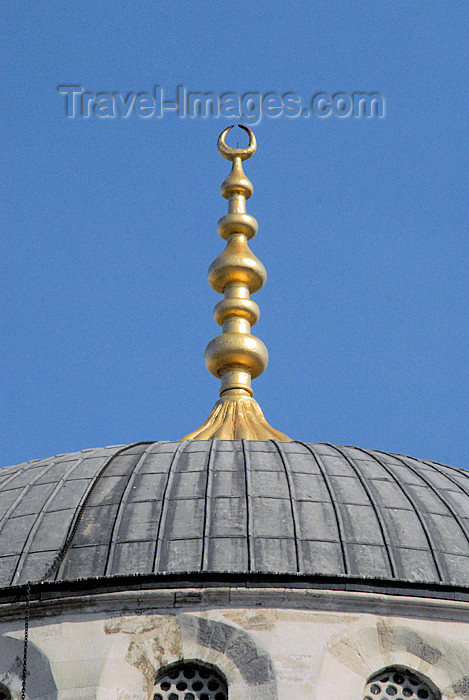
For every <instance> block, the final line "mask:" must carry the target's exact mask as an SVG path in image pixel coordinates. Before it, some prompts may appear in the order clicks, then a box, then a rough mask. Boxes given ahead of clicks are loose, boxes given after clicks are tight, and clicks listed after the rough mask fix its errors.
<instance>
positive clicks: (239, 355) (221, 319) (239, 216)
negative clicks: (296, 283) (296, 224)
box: [183, 124, 290, 441]
mask: <svg viewBox="0 0 469 700" xmlns="http://www.w3.org/2000/svg"><path fill="white" fill-rule="evenodd" d="M239 126H240V127H241V128H242V129H244V130H245V131H246V132H247V133H248V134H249V146H248V147H247V148H242V149H240V148H231V147H230V146H227V144H226V141H225V137H226V134H227V133H228V131H229V130H230V129H231V128H232V127H231V126H230V127H228V128H227V129H225V130H224V131H223V132H222V133H221V134H220V136H219V139H218V150H219V152H220V154H221V155H222V156H223V157H224V158H226V159H227V160H231V161H232V167H231V172H230V174H229V175H228V177H227V178H226V179H225V181H224V182H223V184H222V186H221V193H222V196H223V197H224V198H225V199H227V200H228V213H227V214H225V215H224V216H222V217H221V219H220V220H219V222H218V226H217V228H218V233H219V235H220V236H221V238H223V239H224V240H225V241H226V247H225V249H224V250H223V251H222V253H220V255H219V256H218V257H217V258H216V259H215V260H214V261H213V262H212V264H211V265H210V268H209V271H208V282H209V284H210V286H211V287H212V289H214V290H215V291H216V292H219V293H220V294H223V295H224V299H222V300H221V301H219V302H218V304H217V305H216V306H215V309H214V318H215V321H216V322H217V323H218V324H219V325H220V326H222V329H223V332H222V333H221V334H220V335H218V336H216V338H213V340H211V341H210V343H209V344H208V345H207V348H206V350H205V355H204V358H205V364H206V366H207V369H208V371H209V372H211V374H213V375H214V376H215V377H219V378H220V379H221V388H220V397H221V398H220V400H219V401H218V402H217V403H216V404H215V406H214V408H213V410H212V413H211V414H210V416H209V418H208V419H207V420H206V421H205V423H204V424H203V425H202V426H201V427H200V428H199V429H198V430H196V431H195V432H193V433H190V434H189V435H186V437H185V438H183V439H184V440H187V439H192V440H208V439H209V438H212V437H215V438H218V439H219V440H238V439H241V438H244V439H246V440H270V439H275V440H283V441H289V440H290V438H289V437H287V436H286V435H284V434H283V433H280V432H279V431H278V430H274V428H272V427H271V426H270V425H269V424H268V423H267V421H266V420H265V418H264V416H263V413H262V411H261V409H260V407H259V405H258V403H257V402H256V401H254V399H253V398H251V397H252V389H251V379H255V378H256V377H258V376H259V375H260V374H262V372H264V370H265V369H266V367H267V364H268V361H269V354H268V352H267V348H266V347H265V345H264V343H263V342H262V341H261V340H259V338H256V337H255V336H254V335H252V334H251V326H253V325H254V324H255V323H256V322H257V321H258V320H259V315H260V312H259V307H258V306H257V304H256V303H255V302H253V301H251V299H250V295H251V294H254V292H257V291H258V290H259V289H261V288H262V287H263V286H264V284H265V282H266V279H267V273H266V271H265V267H264V265H263V264H262V263H261V261H260V260H259V259H258V258H257V257H256V256H255V255H254V253H253V252H252V251H251V250H250V248H249V246H248V241H249V240H250V239H251V238H254V236H255V235H256V233H257V221H256V220H255V218H254V217H253V216H251V215H250V214H247V213H246V200H247V199H249V197H250V196H251V195H252V192H253V187H252V183H251V182H250V180H249V179H248V178H247V177H246V175H245V174H244V172H243V166H242V161H243V160H246V159H247V158H250V157H251V155H252V154H253V153H254V152H255V150H256V139H255V137H254V134H253V133H252V131H251V130H250V129H248V128H247V127H245V126H243V125H241V124H240V125H239Z"/></svg>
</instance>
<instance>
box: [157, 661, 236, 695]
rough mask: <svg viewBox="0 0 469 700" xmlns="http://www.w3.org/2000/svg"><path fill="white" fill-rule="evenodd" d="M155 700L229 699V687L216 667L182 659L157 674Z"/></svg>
mask: <svg viewBox="0 0 469 700" xmlns="http://www.w3.org/2000/svg"><path fill="white" fill-rule="evenodd" d="M153 700H228V687H227V685H226V681H225V680H224V679H223V677H222V676H221V674H220V673H218V672H217V671H215V669H213V668H210V667H209V666H204V665H203V664H199V663H197V662H196V661H181V662H179V663H176V664H172V665H171V666H167V667H166V668H165V669H164V670H162V671H160V673H159V674H158V675H157V677H156V680H155V691H154V695H153Z"/></svg>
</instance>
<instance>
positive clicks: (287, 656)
mask: <svg viewBox="0 0 469 700" xmlns="http://www.w3.org/2000/svg"><path fill="white" fill-rule="evenodd" d="M229 128H231V127H229ZM242 128H243V129H245V131H247V132H248V133H249V145H248V147H247V148H243V149H240V148H231V147H229V146H228V145H227V144H226V141H225V137H226V134H227V131H228V130H229V129H225V130H224V131H223V132H222V134H221V135H220V137H219V141H218V150H219V152H220V154H221V155H222V156H223V157H224V158H226V159H227V160H229V161H231V163H232V167H231V172H230V174H229V175H228V177H227V178H226V179H225V181H224V182H223V184H222V187H221V193H222V195H223V197H224V198H225V199H227V200H228V213H227V214H225V215H224V216H222V217H221V219H220V220H219V222H218V233H219V234H220V236H221V238H223V239H224V240H225V241H226V247H225V249H224V250H223V251H222V253H221V254H220V255H219V256H218V257H217V258H216V259H215V260H214V261H213V263H212V264H211V265H210V268H209V275H208V279H209V283H210V285H211V287H212V288H213V289H214V290H215V291H216V292H218V293H220V294H223V298H222V299H221V301H219V302H218V303H217V304H216V306H215V309H214V318H215V321H216V322H217V323H218V324H219V325H220V326H221V328H222V332H221V333H220V334H219V335H218V336H216V337H215V338H214V339H213V340H211V341H210V342H209V343H208V345H207V348H206V351H205V362H206V365H207V369H208V370H209V371H210V372H211V373H212V374H213V375H215V376H216V377H217V378H218V379H220V380H221V387H220V392H219V396H220V398H219V400H218V401H217V402H216V403H215V406H214V407H213V409H212V411H211V413H210V415H209V417H208V418H207V420H206V421H205V422H204V423H203V424H202V425H201V426H200V427H199V428H198V429H196V430H195V431H193V432H191V433H189V434H188V435H186V437H185V438H182V439H181V440H179V441H177V442H168V441H142V442H137V443H132V444H128V445H114V446H110V447H103V448H96V449H88V450H82V451H81V452H74V453H71V454H61V455H57V456H55V457H51V458H48V459H39V460H33V461H30V462H26V463H24V464H19V465H16V466H11V467H5V468H3V469H1V470H0V700H33V699H34V700H72V699H73V700H290V699H291V698H293V697H295V698H296V697H301V698H309V699H311V700H330V698H332V697H334V698H335V697H337V698H339V697H340V698H341V700H404V698H405V699H406V700H469V673H468V669H469V636H468V632H467V630H468V624H469V471H466V470H464V469H459V468H456V467H450V466H445V465H443V464H439V463H437V462H432V461H426V460H421V459H414V458H412V457H407V456H404V455H401V454H391V453H387V452H380V451H378V450H370V449H362V448H359V447H350V446H340V447H339V446H334V445H331V444H329V443H307V442H301V441H297V440H291V439H290V438H289V437H288V436H287V435H285V434H284V433H282V432H280V431H279V430H277V429H275V428H273V427H272V426H270V425H269V423H268V422H267V421H266V419H265V418H264V415H263V413H262V411H261V409H260V407H259V405H258V404H257V402H256V401H255V400H254V398H253V391H252V388H251V380H252V379H255V378H256V377H257V376H258V375H259V374H261V373H262V372H263V371H264V370H265V368H266V366H267V362H268V352H267V349H266V347H265V345H264V343H263V342H262V341H261V340H260V339H258V338H256V337H255V336H254V335H252V334H251V329H252V326H253V325H254V324H255V323H256V322H257V320H258V319H259V308H258V306H257V304H256V303H255V302H253V301H252V299H251V295H252V294H253V293H255V292H256V291H258V290H259V289H260V288H261V287H262V286H263V284H264V282H265V280H266V272H265V269H264V266H263V264H262V263H261V261H260V260H258V258H257V257H256V256H255V255H254V254H253V252H252V251H251V250H250V248H249V246H248V242H249V241H250V239H251V238H253V237H254V236H255V235H256V232H257V222H256V220H255V219H254V218H253V217H252V216H251V215H249V214H248V213H246V200H247V199H249V197H250V196H251V195H252V192H253V187H252V184H251V183H250V181H249V180H248V178H247V177H246V176H245V174H244V172H243V167H242V164H243V161H244V160H246V159H248V158H249V157H250V156H251V155H252V154H253V153H254V151H255V149H256V140H255V138H254V134H253V133H252V132H251V131H250V130H249V129H247V127H242Z"/></svg>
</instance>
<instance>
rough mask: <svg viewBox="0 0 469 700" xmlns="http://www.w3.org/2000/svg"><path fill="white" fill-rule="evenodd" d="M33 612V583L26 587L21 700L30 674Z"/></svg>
mask: <svg viewBox="0 0 469 700" xmlns="http://www.w3.org/2000/svg"><path fill="white" fill-rule="evenodd" d="M30 611H31V581H28V583H27V585H26V610H25V615H24V645H23V674H22V678H21V700H26V676H27V673H28V670H27V669H28V637H29V615H30Z"/></svg>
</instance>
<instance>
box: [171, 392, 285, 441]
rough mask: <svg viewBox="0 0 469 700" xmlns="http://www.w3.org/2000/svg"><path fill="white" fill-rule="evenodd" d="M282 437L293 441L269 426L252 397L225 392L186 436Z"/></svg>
mask: <svg viewBox="0 0 469 700" xmlns="http://www.w3.org/2000/svg"><path fill="white" fill-rule="evenodd" d="M211 438H217V439H218V440H241V439H244V440H279V441H280V442H291V438H289V437H288V436H287V435H285V434H284V433H281V432H280V431H279V430H275V428H272V426H270V425H269V424H268V423H267V421H266V419H265V418H264V414H263V413H262V411H261V407H260V406H259V404H258V403H257V401H255V400H254V399H253V398H251V397H249V396H240V395H236V394H234V395H233V394H232V395H228V396H222V398H221V399H220V400H219V401H217V402H216V404H215V406H214V407H213V409H212V412H211V414H210V415H209V417H208V418H207V420H206V421H205V423H202V425H201V426H200V428H198V430H195V431H194V432H193V433H189V435H186V436H185V437H184V438H182V439H183V440H210V439H211Z"/></svg>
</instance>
